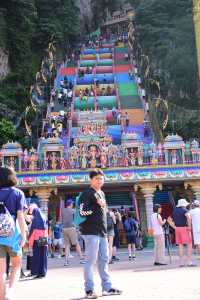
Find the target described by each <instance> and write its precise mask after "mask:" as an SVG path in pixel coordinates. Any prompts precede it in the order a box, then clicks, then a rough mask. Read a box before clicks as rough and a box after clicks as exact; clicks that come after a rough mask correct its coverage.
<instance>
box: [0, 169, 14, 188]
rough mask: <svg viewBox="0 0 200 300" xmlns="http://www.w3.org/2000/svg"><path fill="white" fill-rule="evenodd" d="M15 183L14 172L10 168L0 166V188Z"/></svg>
mask: <svg viewBox="0 0 200 300" xmlns="http://www.w3.org/2000/svg"><path fill="white" fill-rule="evenodd" d="M16 184H17V177H16V173H15V171H14V170H13V169H12V168H9V167H0V188H2V187H11V186H15V185H16Z"/></svg>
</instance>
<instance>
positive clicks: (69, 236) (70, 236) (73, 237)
mask: <svg viewBox="0 0 200 300" xmlns="http://www.w3.org/2000/svg"><path fill="white" fill-rule="evenodd" d="M62 233H63V239H64V244H65V245H71V246H76V245H77V244H78V236H77V232H76V228H75V227H71V228H63V230H62Z"/></svg>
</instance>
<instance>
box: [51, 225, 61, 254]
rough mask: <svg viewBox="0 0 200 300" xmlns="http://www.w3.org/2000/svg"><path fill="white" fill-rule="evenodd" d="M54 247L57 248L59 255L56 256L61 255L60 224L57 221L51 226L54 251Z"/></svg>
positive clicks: (54, 249)
mask: <svg viewBox="0 0 200 300" xmlns="http://www.w3.org/2000/svg"><path fill="white" fill-rule="evenodd" d="M56 247H57V248H58V251H59V253H60V254H59V255H58V258H61V256H62V238H61V225H60V223H59V222H56V224H55V225H54V226H53V251H54V253H55V252H56Z"/></svg>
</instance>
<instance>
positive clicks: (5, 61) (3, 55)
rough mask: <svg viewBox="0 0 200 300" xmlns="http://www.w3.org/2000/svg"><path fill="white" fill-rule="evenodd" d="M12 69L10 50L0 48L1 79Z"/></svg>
mask: <svg viewBox="0 0 200 300" xmlns="http://www.w3.org/2000/svg"><path fill="white" fill-rule="evenodd" d="M9 71H10V68H9V55H8V52H7V51H6V50H5V49H3V48H0V80H2V79H4V78H5V77H6V76H7V75H8V73H9Z"/></svg>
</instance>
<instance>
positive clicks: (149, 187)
mask: <svg viewBox="0 0 200 300" xmlns="http://www.w3.org/2000/svg"><path fill="white" fill-rule="evenodd" d="M157 186H159V188H160V189H162V184H161V183H152V182H146V183H142V184H140V188H141V189H142V190H141V191H142V193H143V195H144V199H145V208H146V218H147V245H148V246H152V245H153V231H152V227H151V215H152V213H153V197H154V192H155V191H156V187H157Z"/></svg>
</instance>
